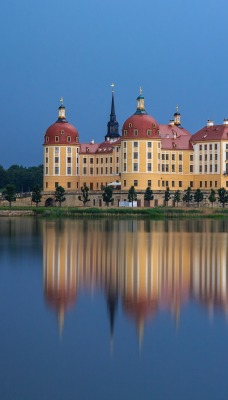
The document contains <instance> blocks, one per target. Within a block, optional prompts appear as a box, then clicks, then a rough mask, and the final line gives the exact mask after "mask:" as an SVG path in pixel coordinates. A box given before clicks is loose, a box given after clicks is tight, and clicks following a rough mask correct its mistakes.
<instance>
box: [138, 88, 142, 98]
mask: <svg viewBox="0 0 228 400" xmlns="http://www.w3.org/2000/svg"><path fill="white" fill-rule="evenodd" d="M139 93H140V96H141V95H142V86H140V88H139Z"/></svg>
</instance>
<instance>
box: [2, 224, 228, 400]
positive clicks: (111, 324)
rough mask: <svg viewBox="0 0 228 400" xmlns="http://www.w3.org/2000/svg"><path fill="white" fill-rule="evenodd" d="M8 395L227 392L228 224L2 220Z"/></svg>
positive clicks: (98, 398) (98, 397) (210, 399)
mask: <svg viewBox="0 0 228 400" xmlns="http://www.w3.org/2000/svg"><path fill="white" fill-rule="evenodd" d="M0 318H1V323H0V399H1V400H15V399H18V400H38V399H39V400H40V399H42V400H46V399H47V400H51V399H54V400H71V399H72V400H73V399H78V400H90V399H93V400H105V399H108V400H114V399H117V400H127V399H130V400H138V399H140V400H147V399H148V400H149V399H150V400H151V399H155V400H163V399H164V400H165V399H175V400H179V399H185V400H190V399H191V400H192V399H194V400H198V399H200V400H202V399H203V400H204V399H205V400H215V399H216V400H223V399H224V400H225V399H227V396H228V220H209V219H208V220H206V219H204V220H194V219H191V220H168V221H149V220H136V219H134V220H121V219H120V220H118V219H114V218H113V219H87V220H84V219H78V220H68V219H63V220H43V219H35V218H29V217H27V218H0Z"/></svg>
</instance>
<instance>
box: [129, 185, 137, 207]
mask: <svg viewBox="0 0 228 400" xmlns="http://www.w3.org/2000/svg"><path fill="white" fill-rule="evenodd" d="M136 200H137V193H136V191H135V187H134V186H131V187H130V189H129V191H128V201H129V202H130V203H131V204H132V207H133V202H134V201H136Z"/></svg>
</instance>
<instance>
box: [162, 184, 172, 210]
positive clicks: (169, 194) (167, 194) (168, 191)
mask: <svg viewBox="0 0 228 400" xmlns="http://www.w3.org/2000/svg"><path fill="white" fill-rule="evenodd" d="M170 197H171V193H170V190H169V186H167V188H166V190H165V194H164V199H165V205H166V206H168V204H169V200H170Z"/></svg>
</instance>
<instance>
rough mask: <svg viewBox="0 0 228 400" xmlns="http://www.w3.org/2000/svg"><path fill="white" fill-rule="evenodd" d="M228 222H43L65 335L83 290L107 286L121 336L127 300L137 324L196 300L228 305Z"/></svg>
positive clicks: (51, 294)
mask: <svg viewBox="0 0 228 400" xmlns="http://www.w3.org/2000/svg"><path fill="white" fill-rule="evenodd" d="M227 232H228V223H227V221H210V220H203V221H194V220H191V221H176V220H175V221H137V220H134V221H115V220H101V221H93V220H79V221H68V220H65V221H44V222H43V276H44V292H45V298H46V301H47V303H48V305H49V306H51V307H53V308H54V309H56V311H57V314H58V320H59V329H60V333H61V331H62V328H63V323H64V315H65V313H66V311H67V310H68V309H69V308H70V307H72V306H73V305H75V304H76V299H77V296H79V295H80V292H81V291H85V290H87V291H88V290H89V291H90V292H94V291H96V290H99V291H100V290H102V291H103V293H104V296H105V298H106V302H107V307H108V310H109V318H110V331H111V335H113V331H114V321H115V314H116V310H117V306H118V302H119V300H120V301H121V304H122V308H123V311H124V313H125V315H126V316H127V317H130V318H131V319H132V320H133V321H134V322H135V324H136V327H137V332H138V339H139V342H141V340H142V337H143V330H144V324H145V321H146V320H147V319H150V318H154V317H155V316H156V314H157V313H158V312H163V311H164V310H168V311H169V312H170V313H171V315H172V316H173V318H174V319H175V321H176V322H178V320H179V318H180V313H181V309H182V308H183V305H184V304H187V303H188V302H189V301H190V300H195V301H197V302H199V304H202V305H203V306H205V307H206V308H207V309H208V310H209V311H210V314H211V313H212V312H213V310H214V309H219V310H223V311H224V312H225V313H226V312H227V310H228V285H227V283H228V276H227V273H228V250H227V242H228V233H227Z"/></svg>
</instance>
